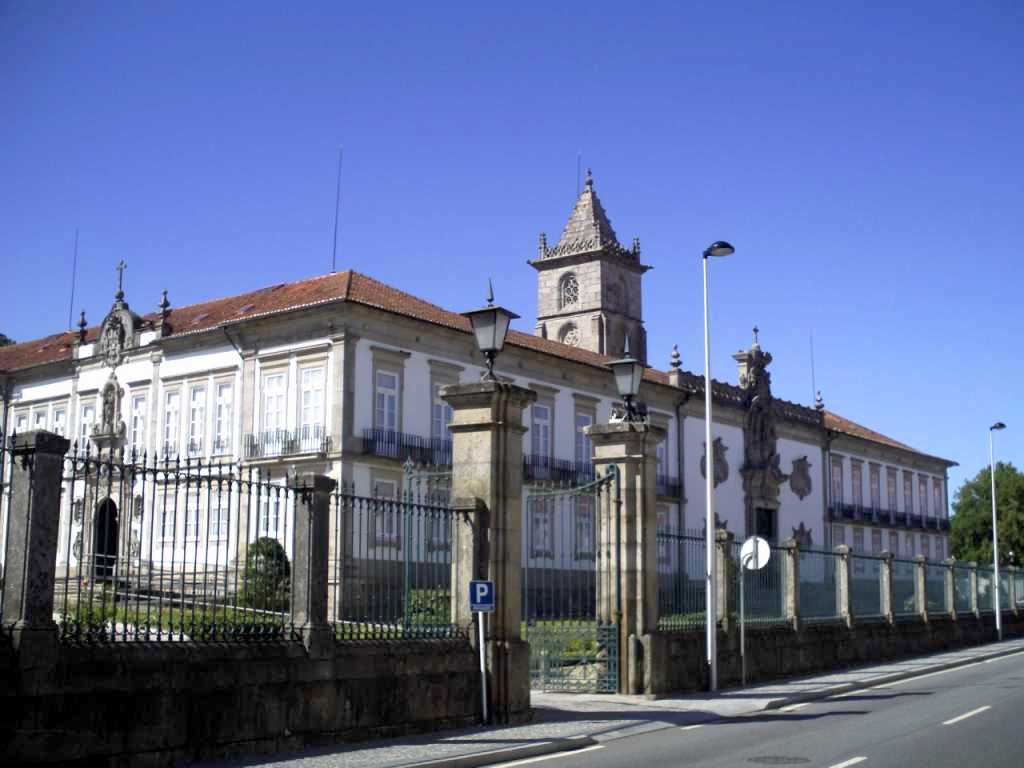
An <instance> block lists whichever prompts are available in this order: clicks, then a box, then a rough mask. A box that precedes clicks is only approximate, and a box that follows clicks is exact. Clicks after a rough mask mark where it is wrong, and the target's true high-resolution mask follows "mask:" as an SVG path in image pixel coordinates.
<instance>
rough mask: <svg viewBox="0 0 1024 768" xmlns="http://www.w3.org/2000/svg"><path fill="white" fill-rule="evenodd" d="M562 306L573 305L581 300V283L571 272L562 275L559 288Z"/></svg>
mask: <svg viewBox="0 0 1024 768" xmlns="http://www.w3.org/2000/svg"><path fill="white" fill-rule="evenodd" d="M558 295H559V299H560V303H561V306H563V307H571V306H573V305H574V304H576V303H577V302H579V300H580V284H579V281H578V280H577V279H576V275H574V274H572V273H571V272H570V273H569V274H568V275H565V276H564V277H562V280H561V283H560V285H559V289H558Z"/></svg>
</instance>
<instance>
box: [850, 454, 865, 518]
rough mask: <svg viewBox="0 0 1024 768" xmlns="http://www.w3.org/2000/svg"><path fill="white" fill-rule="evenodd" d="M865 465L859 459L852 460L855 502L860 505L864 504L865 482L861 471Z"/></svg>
mask: <svg viewBox="0 0 1024 768" xmlns="http://www.w3.org/2000/svg"><path fill="white" fill-rule="evenodd" d="M862 470H863V465H862V464H861V463H860V462H859V461H851V462H850V485H851V486H852V490H853V498H852V501H853V504H854V506H857V507H860V506H863V505H864V484H863V478H862V477H861V472H862Z"/></svg>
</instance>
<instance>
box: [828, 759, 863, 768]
mask: <svg viewBox="0 0 1024 768" xmlns="http://www.w3.org/2000/svg"><path fill="white" fill-rule="evenodd" d="M865 760H867V758H866V757H851V758H850V759H849V760H844V761H843V762H841V763H836V764H835V765H830V766H829V768H848V766H851V765H857V763H863V762H864V761H865Z"/></svg>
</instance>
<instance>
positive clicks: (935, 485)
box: [932, 477, 946, 518]
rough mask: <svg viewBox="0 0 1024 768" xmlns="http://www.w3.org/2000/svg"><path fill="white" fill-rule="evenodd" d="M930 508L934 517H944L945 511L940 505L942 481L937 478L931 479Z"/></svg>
mask: <svg viewBox="0 0 1024 768" xmlns="http://www.w3.org/2000/svg"><path fill="white" fill-rule="evenodd" d="M932 506H933V507H934V508H935V516H936V517H939V518H944V517H946V509H945V507H944V506H943V504H942V481H941V480H939V478H937V477H933V478H932Z"/></svg>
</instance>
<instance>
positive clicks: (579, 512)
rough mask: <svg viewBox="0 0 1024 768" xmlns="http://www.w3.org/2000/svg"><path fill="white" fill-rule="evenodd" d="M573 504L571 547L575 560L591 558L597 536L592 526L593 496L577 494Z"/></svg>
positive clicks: (592, 557)
mask: <svg viewBox="0 0 1024 768" xmlns="http://www.w3.org/2000/svg"><path fill="white" fill-rule="evenodd" d="M575 501H576V503H575V504H574V505H573V506H574V509H573V536H574V538H575V541H574V542H573V544H574V546H573V549H574V550H575V555H576V559H577V560H593V559H594V551H595V549H596V544H597V537H596V533H595V528H594V497H593V496H577V497H576V500H575Z"/></svg>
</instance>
